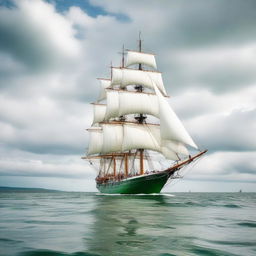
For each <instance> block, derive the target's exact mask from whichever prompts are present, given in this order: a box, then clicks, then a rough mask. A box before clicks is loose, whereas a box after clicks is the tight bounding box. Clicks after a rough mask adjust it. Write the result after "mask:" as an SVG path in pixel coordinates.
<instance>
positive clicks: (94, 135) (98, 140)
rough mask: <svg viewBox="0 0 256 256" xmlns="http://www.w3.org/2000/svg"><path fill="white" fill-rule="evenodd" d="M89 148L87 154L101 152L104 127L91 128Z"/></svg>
mask: <svg viewBox="0 0 256 256" xmlns="http://www.w3.org/2000/svg"><path fill="white" fill-rule="evenodd" d="M88 131H89V132H90V135H89V148H88V152H87V155H89V156H90V155H94V154H100V153H101V151H102V144H103V134H102V129H89V130H88Z"/></svg>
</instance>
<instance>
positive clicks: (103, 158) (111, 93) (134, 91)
mask: <svg viewBox="0 0 256 256" xmlns="http://www.w3.org/2000/svg"><path fill="white" fill-rule="evenodd" d="M141 43H142V42H141V38H139V50H138V51H131V50H127V58H126V63H125V58H124V56H125V52H124V47H123V52H122V64H121V66H120V67H112V65H111V78H110V79H105V78H99V80H100V82H101V92H100V95H99V98H98V101H97V102H95V103H93V106H94V120H93V124H92V127H91V128H90V129H88V131H89V132H90V143H89V149H88V154H87V157H85V158H86V159H88V158H90V159H99V160H100V172H99V178H98V179H101V178H103V179H104V178H106V177H108V179H109V178H112V179H122V178H125V177H126V178H127V177H129V176H131V175H143V174H144V171H145V161H144V160H145V159H146V157H145V154H144V153H145V150H152V151H156V152H158V153H161V154H162V155H164V157H165V158H167V159H170V160H174V161H179V160H180V159H181V156H183V157H184V156H187V157H188V156H189V152H188V150H187V146H188V145H189V146H191V147H194V148H197V146H196V145H195V143H194V141H193V140H192V138H191V137H190V135H189V134H188V133H187V131H186V130H185V128H184V126H183V125H182V123H181V122H180V120H179V119H178V117H177V116H176V114H175V113H174V112H173V110H172V109H171V108H170V106H169V104H168V102H167V101H166V99H165V98H164V97H166V96H167V93H166V90H165V87H164V84H163V80H162V74H161V73H160V72H158V71H157V70H156V68H157V67H156V61H155V55H154V54H150V53H144V52H142V44H141ZM134 65H138V68H136V69H135V68H130V66H134ZM144 66H146V67H148V68H151V69H143V67H144ZM104 100H105V103H102V101H104ZM147 115H150V116H154V117H156V118H158V119H159V120H160V125H159V124H150V123H147V122H146V119H147ZM131 116H132V117H131ZM137 163H138V164H139V166H138V164H137ZM135 165H136V166H135Z"/></svg>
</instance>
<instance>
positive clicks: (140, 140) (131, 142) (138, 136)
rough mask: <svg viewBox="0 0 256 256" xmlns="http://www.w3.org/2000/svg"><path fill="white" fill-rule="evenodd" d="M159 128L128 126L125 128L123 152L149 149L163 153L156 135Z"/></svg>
mask: <svg viewBox="0 0 256 256" xmlns="http://www.w3.org/2000/svg"><path fill="white" fill-rule="evenodd" d="M156 129H159V128H158V127H157V126H149V125H138V124H126V125H125V126H124V142H123V151H127V150H131V149H140V148H144V149H149V150H154V151H161V145H160V144H159V141H157V138H156V136H154V133H157V131H156Z"/></svg>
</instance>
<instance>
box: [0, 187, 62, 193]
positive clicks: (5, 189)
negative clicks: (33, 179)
mask: <svg viewBox="0 0 256 256" xmlns="http://www.w3.org/2000/svg"><path fill="white" fill-rule="evenodd" d="M4 192H31V193H36V192H38V193H39V192H40V193H43V192H45V193H48V192H62V191H60V190H54V189H46V188H21V187H0V193H4Z"/></svg>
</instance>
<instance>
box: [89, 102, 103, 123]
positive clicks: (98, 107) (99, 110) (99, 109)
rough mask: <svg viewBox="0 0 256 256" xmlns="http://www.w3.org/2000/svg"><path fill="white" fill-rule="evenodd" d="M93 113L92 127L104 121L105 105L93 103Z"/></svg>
mask: <svg viewBox="0 0 256 256" xmlns="http://www.w3.org/2000/svg"><path fill="white" fill-rule="evenodd" d="M93 112H94V118H93V123H92V124H93V125H94V124H96V123H100V122H102V121H104V118H105V114H106V105H105V104H97V103H94V104H93Z"/></svg>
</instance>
